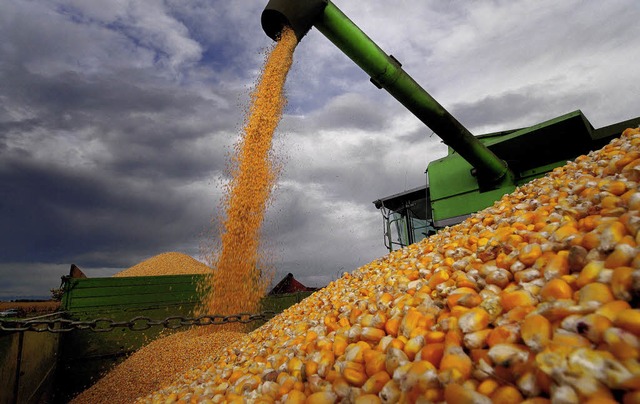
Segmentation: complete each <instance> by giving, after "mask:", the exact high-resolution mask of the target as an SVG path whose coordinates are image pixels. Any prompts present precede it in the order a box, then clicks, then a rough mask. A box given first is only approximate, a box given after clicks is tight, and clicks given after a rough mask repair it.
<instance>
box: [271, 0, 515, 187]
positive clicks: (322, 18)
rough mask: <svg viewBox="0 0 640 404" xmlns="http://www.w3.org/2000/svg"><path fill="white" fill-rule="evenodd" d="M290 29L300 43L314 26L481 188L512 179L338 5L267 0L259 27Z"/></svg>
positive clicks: (501, 163) (324, 1) (274, 31)
mask: <svg viewBox="0 0 640 404" xmlns="http://www.w3.org/2000/svg"><path fill="white" fill-rule="evenodd" d="M285 25H286V26H289V27H291V28H292V29H293V30H294V31H295V33H296V36H297V37H298V41H300V40H301V39H302V37H304V35H305V34H306V33H307V32H308V31H309V30H310V29H311V27H312V26H314V27H316V28H317V29H318V31H320V32H321V33H322V34H323V35H324V36H326V37H327V38H328V39H329V40H330V41H331V42H333V44H334V45H336V46H337V47H338V48H339V49H340V50H341V51H342V52H344V53H345V54H346V55H347V56H348V57H349V58H350V59H351V60H353V61H354V62H355V63H356V64H357V65H358V66H360V68H361V69H362V70H364V71H365V72H366V73H367V74H369V76H370V77H371V81H372V82H373V83H374V84H375V85H376V86H377V87H378V88H384V89H385V90H387V91H388V92H389V93H390V94H391V95H392V96H393V97H394V98H396V99H397V100H398V101H400V103H401V104H402V105H404V106H405V107H406V108H407V109H408V110H409V111H411V112H412V113H413V114H414V115H415V116H416V117H418V119H420V120H421V121H422V122H423V123H424V124H425V125H427V126H428V127H429V128H431V130H432V131H433V132H434V133H435V134H436V135H438V136H439V137H440V138H441V139H442V140H443V141H444V143H446V144H447V145H448V146H450V147H451V148H452V149H453V150H455V151H456V152H458V153H459V154H460V155H461V156H462V157H463V158H464V159H465V160H467V161H468V162H469V164H471V165H472V166H473V167H474V168H475V169H476V171H477V178H478V182H479V184H480V186H481V188H484V189H491V188H494V187H497V186H499V185H501V184H504V183H505V182H509V181H512V177H513V176H512V174H511V172H510V170H509V168H508V167H507V164H506V162H504V161H503V160H501V159H500V158H498V157H497V156H496V155H495V154H494V153H493V152H492V151H491V150H489V149H488V148H487V147H486V146H485V145H484V144H482V143H481V142H480V141H479V140H478V139H476V138H475V137H474V136H473V135H472V134H471V132H469V130H467V128H465V127H464V126H463V125H462V124H461V123H460V122H458V120H456V119H455V118H454V117H453V116H452V115H451V114H450V113H449V112H448V111H447V110H446V109H444V108H443V107H442V105H440V104H439V103H438V102H437V101H436V100H435V99H433V97H431V95H429V93H427V92H426V91H425V90H424V89H423V88H422V87H421V86H420V85H419V84H418V83H417V82H416V81H415V80H413V79H412V78H411V76H409V75H408V74H407V73H406V72H405V71H404V70H403V69H402V67H401V64H400V63H399V62H398V61H397V60H396V59H395V58H394V57H393V56H390V55H387V54H386V53H385V52H384V51H383V50H382V49H380V47H378V45H376V44H375V43H374V42H373V41H372V40H371V39H370V38H369V37H368V36H367V35H366V34H365V33H364V32H362V30H360V28H358V27H357V26H356V25H355V24H354V23H353V22H352V21H351V20H350V19H349V18H348V17H347V16H346V15H344V13H343V12H342V11H340V9H338V7H336V6H335V5H334V4H333V3H331V2H330V1H329V0H271V1H269V3H268V4H267V7H266V8H265V9H264V11H263V12H262V28H263V29H264V31H265V32H266V34H267V35H269V36H270V37H271V38H272V39H274V40H277V38H278V36H279V34H280V32H281V31H282V28H283V27H284V26H285Z"/></svg>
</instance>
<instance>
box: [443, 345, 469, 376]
mask: <svg viewBox="0 0 640 404" xmlns="http://www.w3.org/2000/svg"><path fill="white" fill-rule="evenodd" d="M472 366H473V363H472V362H471V358H469V356H468V355H467V354H466V353H465V352H464V350H463V349H462V348H461V347H459V346H451V347H447V348H446V349H445V351H444V355H443V356H442V360H441V361H440V368H439V372H438V378H439V379H440V382H442V383H443V384H447V383H462V382H464V381H465V380H468V379H469V376H470V375H471V369H472Z"/></svg>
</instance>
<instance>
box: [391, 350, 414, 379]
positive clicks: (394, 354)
mask: <svg viewBox="0 0 640 404" xmlns="http://www.w3.org/2000/svg"><path fill="white" fill-rule="evenodd" d="M407 362H409V358H408V357H407V354H405V353H404V352H403V351H402V350H401V349H398V348H389V349H388V350H387V354H386V357H385V369H386V370H387V373H389V374H390V375H392V374H393V372H395V370H396V369H397V368H398V367H400V366H402V365H404V364H405V363H407Z"/></svg>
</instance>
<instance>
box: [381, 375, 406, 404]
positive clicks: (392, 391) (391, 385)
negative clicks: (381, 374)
mask: <svg viewBox="0 0 640 404" xmlns="http://www.w3.org/2000/svg"><path fill="white" fill-rule="evenodd" d="M378 397H380V399H381V400H382V402H383V403H385V404H387V403H388V404H391V403H399V402H400V401H401V398H402V392H401V391H400V388H399V387H398V385H397V383H396V382H395V381H394V380H393V379H390V380H389V381H388V382H387V383H386V384H385V385H384V386H383V387H382V390H380V393H378Z"/></svg>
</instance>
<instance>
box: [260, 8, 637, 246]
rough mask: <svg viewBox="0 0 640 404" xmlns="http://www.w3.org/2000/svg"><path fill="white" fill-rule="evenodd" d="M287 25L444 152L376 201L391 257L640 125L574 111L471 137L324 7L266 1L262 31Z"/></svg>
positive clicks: (271, 32)
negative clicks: (396, 106)
mask: <svg viewBox="0 0 640 404" xmlns="http://www.w3.org/2000/svg"><path fill="white" fill-rule="evenodd" d="M284 26H289V27H291V28H292V29H293V30H294V32H295V33H296V36H297V37H298V40H301V39H302V38H303V37H304V36H305V35H306V33H307V32H308V31H309V30H310V29H311V28H312V27H315V28H316V29H317V30H318V31H320V32H321V33H322V34H323V35H324V36H325V37H327V38H328V39H329V40H330V41H331V42H332V43H333V44H334V45H336V46H337V47H338V48H339V49H340V50H341V51H342V52H343V53H344V54H345V55H347V56H348V57H349V58H350V59H351V60H353V61H354V62H355V63H356V64H357V65H358V66H359V67H360V68H361V69H362V70H364V71H365V72H366V73H367V74H369V76H370V77H371V82H372V83H373V84H374V85H376V87H378V88H383V89H385V90H386V91H387V92H389V94H391V95H392V96H393V97H394V98H396V99H397V100H398V101H399V102H400V103H401V104H402V105H404V106H405V107H406V108H407V109H408V110H409V111H410V112H411V113H413V114H414V115H415V116H416V117H417V118H418V119H420V120H421V121H422V122H423V123H424V124H425V125H426V126H428V127H429V128H430V129H431V130H432V131H433V132H434V133H435V134H436V135H438V136H439V137H440V138H441V139H442V140H443V142H444V143H445V144H447V146H449V153H448V154H447V156H445V157H443V158H440V159H438V160H434V161H432V162H431V163H429V166H428V168H427V171H426V173H427V176H426V181H425V185H424V186H423V187H419V188H416V189H412V190H409V191H405V192H402V193H400V194H396V195H392V196H389V197H385V198H381V199H378V200H376V201H374V204H375V206H376V207H377V208H378V209H380V211H381V212H382V217H383V229H384V239H385V245H386V246H387V248H388V249H389V250H390V251H392V250H394V249H396V248H399V247H404V246H407V245H409V244H412V243H414V242H417V241H419V240H421V239H423V238H425V237H428V236H429V235H431V234H433V233H435V232H436V231H437V230H439V229H442V228H444V227H446V226H452V225H454V224H457V223H460V222H461V221H463V220H464V219H465V218H467V217H469V216H470V215H471V214H472V213H474V212H477V211H479V210H481V209H483V208H486V207H488V206H490V205H492V204H493V203H494V202H495V201H496V200H498V199H500V198H501V197H502V196H503V195H504V194H507V193H511V192H512V191H514V190H515V189H516V187H517V186H519V185H522V184H524V183H527V182H529V181H530V180H532V179H534V178H537V177H541V176H543V175H544V174H545V173H547V172H549V171H551V170H553V169H554V168H556V167H559V166H562V165H564V164H566V162H567V160H571V159H573V158H575V157H577V156H579V155H581V154H585V153H588V152H589V151H590V150H594V149H597V148H600V147H602V146H604V145H605V144H606V143H608V142H609V141H610V140H611V139H612V138H614V137H616V136H619V135H620V133H621V132H622V130H624V129H625V128H627V127H632V126H638V125H639V124H640V117H637V118H634V119H630V120H627V121H624V122H619V123H617V124H614V125H610V126H607V127H604V128H600V129H594V128H593V126H592V125H591V123H590V122H589V121H588V120H587V118H586V117H585V116H584V114H583V113H582V112H581V111H579V110H578V111H574V112H570V113H568V114H565V115H562V116H559V117H557V118H554V119H551V120H549V121H546V122H542V123H540V124H537V125H534V126H531V127H526V128H518V129H511V130H506V131H502V132H498V133H491V134H486V135H481V136H474V135H472V134H471V132H470V131H469V130H468V129H467V128H465V127H464V126H463V125H462V124H461V123H460V122H459V121H458V120H457V119H456V118H454V117H453V116H452V115H451V114H450V113H449V112H448V111H447V110H446V109H444V107H442V105H440V104H439V103H438V102H437V101H436V100H435V99H434V98H433V97H431V95H429V93H427V92H426V91H425V90H424V89H423V88H422V87H421V86H420V85H419V84H418V83H417V82H416V81H415V80H413V78H411V76H409V75H408V74H407V73H406V72H405V71H404V70H403V69H402V65H401V64H400V62H398V60H396V58H394V57H393V56H391V55H387V54H386V53H385V52H384V51H383V50H382V49H380V48H379V47H378V45H376V44H375V43H374V42H373V41H372V40H371V39H370V38H369V37H368V36H367V35H366V34H365V33H364V32H362V31H361V30H360V28H358V27H357V26H356V25H355V24H354V23H353V22H352V21H351V20H350V19H349V18H348V17H347V16H346V15H344V13H342V11H340V9H338V7H337V6H336V5H335V4H333V3H332V2H330V1H329V0H271V1H270V2H269V3H268V4H267V6H266V8H265V10H264V11H263V13H262V27H263V29H264V31H265V32H266V33H267V35H269V36H270V37H271V38H273V39H274V40H276V39H277V38H278V36H279V34H280V32H281V31H282V29H283V27H284ZM532 151H535V152H532Z"/></svg>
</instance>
